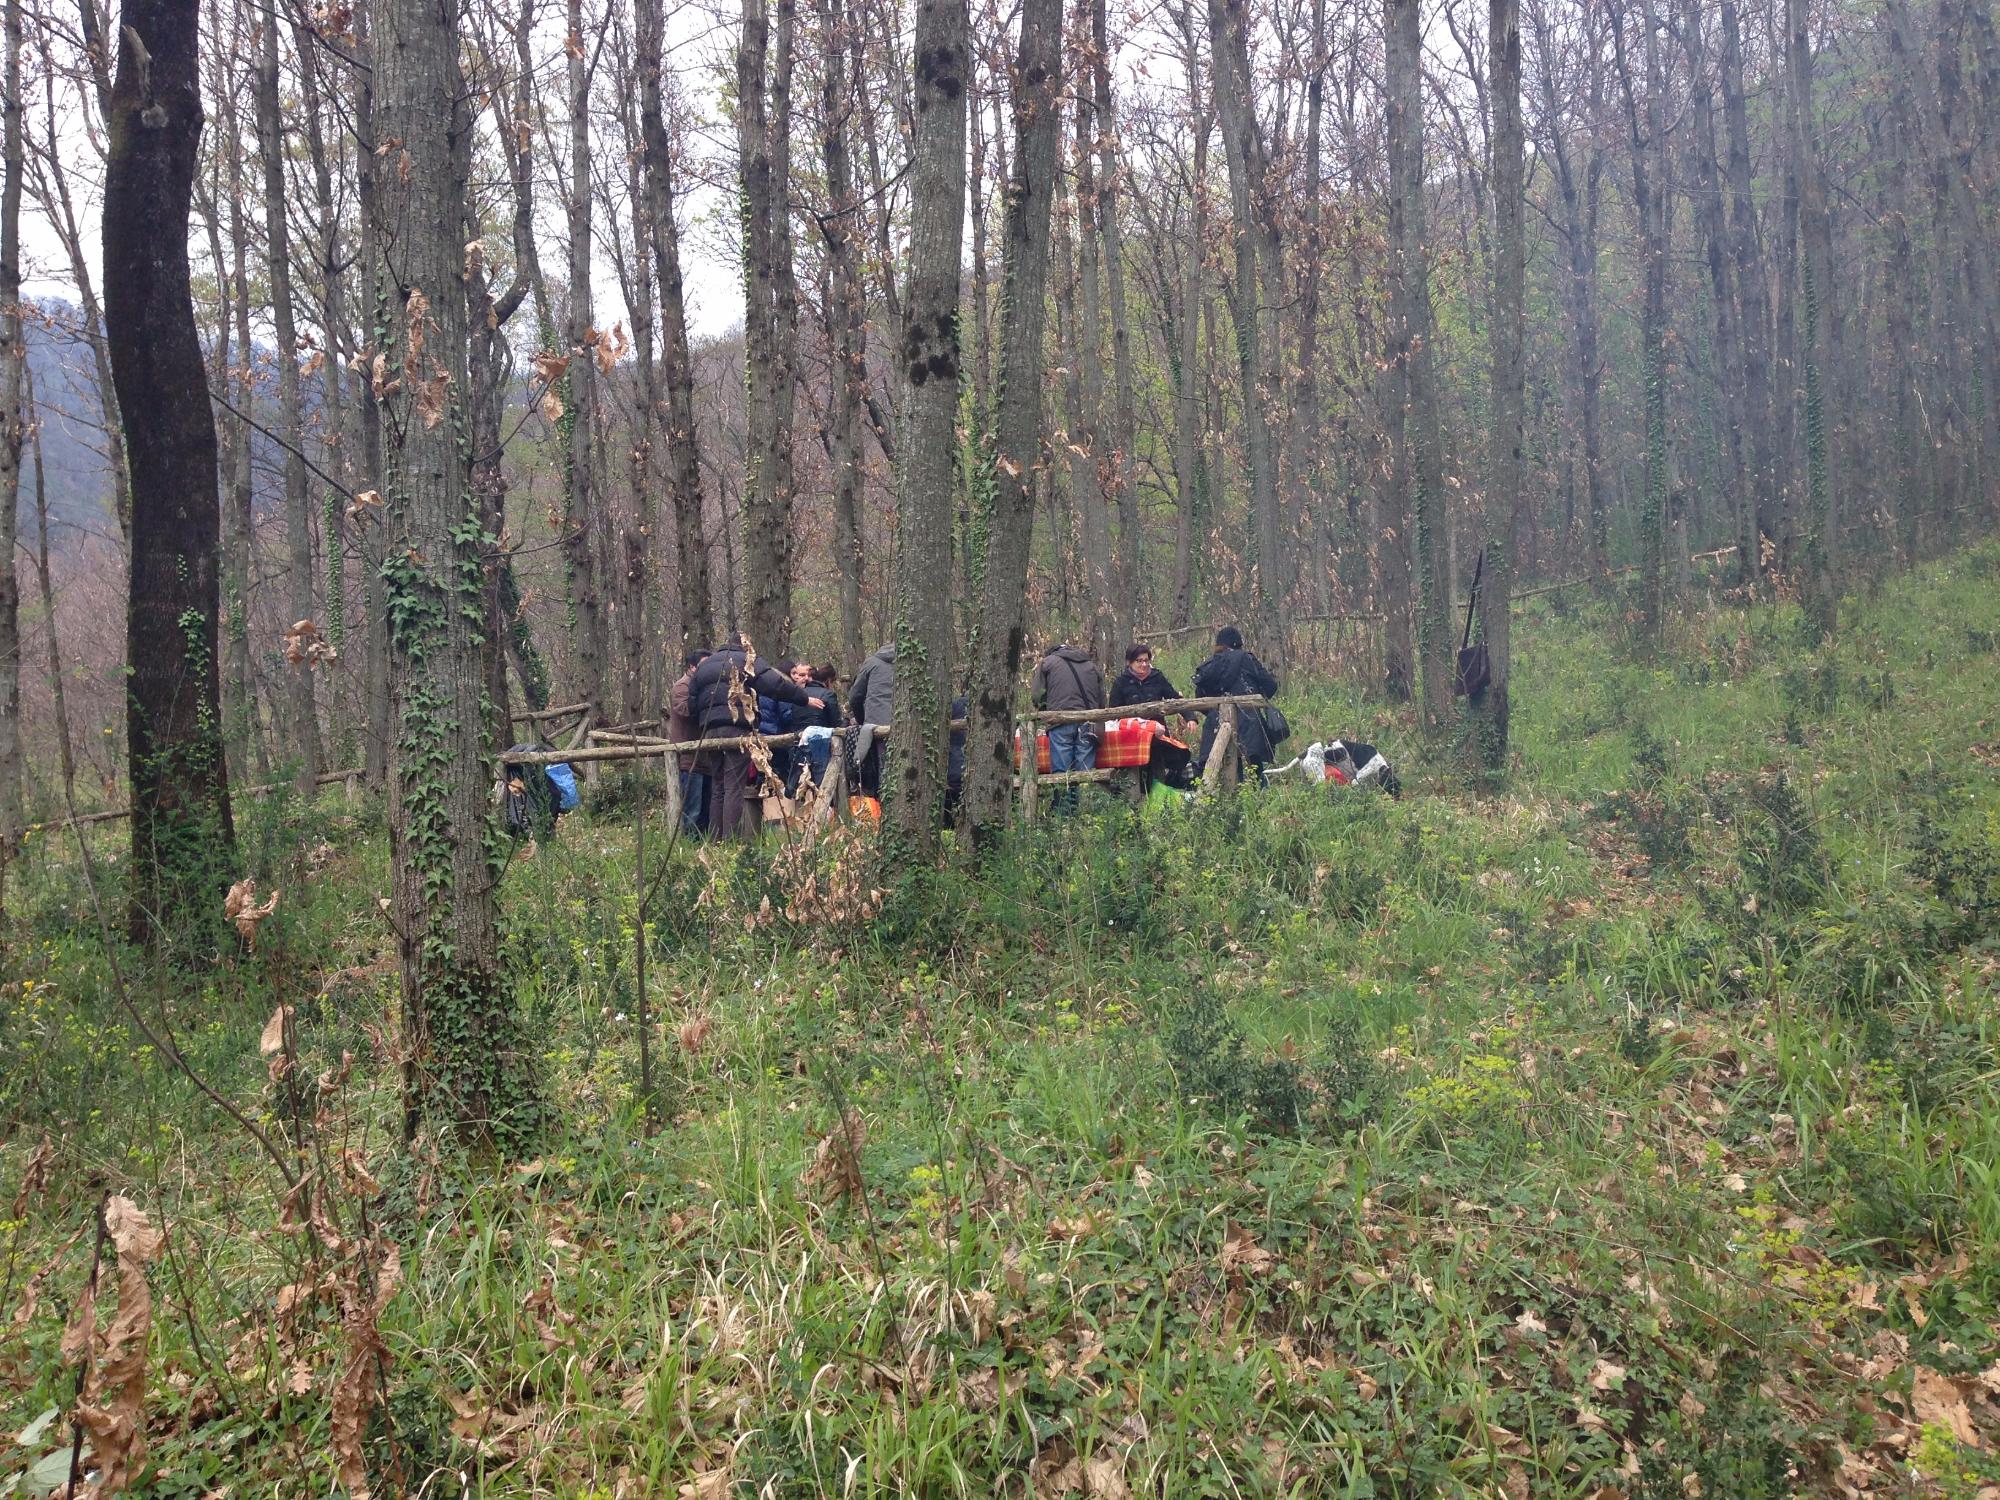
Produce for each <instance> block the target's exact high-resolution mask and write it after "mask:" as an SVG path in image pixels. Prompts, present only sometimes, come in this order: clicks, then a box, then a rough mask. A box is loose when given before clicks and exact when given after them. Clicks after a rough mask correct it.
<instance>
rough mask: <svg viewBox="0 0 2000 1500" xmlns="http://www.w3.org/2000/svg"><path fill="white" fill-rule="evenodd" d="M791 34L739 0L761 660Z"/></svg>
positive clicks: (750, 533) (776, 635)
mask: <svg viewBox="0 0 2000 1500" xmlns="http://www.w3.org/2000/svg"><path fill="white" fill-rule="evenodd" d="M797 30H798V22H797V7H796V5H795V3H794V0H777V25H776V27H775V36H774V28H773V26H772V24H771V12H770V8H769V5H768V3H767V0H743V36H742V44H741V45H740V46H739V47H738V49H737V53H736V138H737V145H738V149H739V150H740V152H741V172H742V193H743V261H744V265H743V283H744V296H745V302H746V312H745V317H744V322H743V358H744V382H745V387H746V389H745V411H744V418H745V424H746V426H747V428H748V443H749V451H748V456H747V465H746V471H745V474H744V481H743V583H744V593H745V595H746V596H747V597H746V598H745V600H744V613H743V619H742V621H741V622H740V623H741V624H742V626H743V628H744V629H745V630H746V631H747V632H748V633H749V636H750V639H751V641H752V642H754V643H755V644H756V646H757V649H758V650H759V651H762V652H764V653H766V654H767V655H770V656H784V655H785V654H786V653H787V652H788V651H789V649H790V647H791V635H792V491H793V461H792V424H793V420H794V414H795V411H796V408H797V404H798V363H799V352H798V349H799V290H798V282H797V280H796V279H795V274H794V271H793V265H792V220H791V180H792V124H791V115H792V105H791V98H792V51H793V39H794V36H795V34H796V32H797ZM960 86H961V87H963V78H962V77H961V79H960ZM960 109H961V112H962V111H963V101H961V102H960ZM961 134H962V132H961ZM960 176H961V178H962V177H963V176H964V173H963V170H961V172H960Z"/></svg>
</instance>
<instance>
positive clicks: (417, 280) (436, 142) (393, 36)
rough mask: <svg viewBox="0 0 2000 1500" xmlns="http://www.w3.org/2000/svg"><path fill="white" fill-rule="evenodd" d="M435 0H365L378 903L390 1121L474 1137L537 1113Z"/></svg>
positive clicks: (452, 69)
mask: <svg viewBox="0 0 2000 1500" xmlns="http://www.w3.org/2000/svg"><path fill="white" fill-rule="evenodd" d="M457 23H458V13H457V6H456V4H455V3H454V0H383V3H382V5H381V6H380V7H379V9H378V10H377V12H376V17H375V25H376V35H375V90H376V108H377V111H378V115H377V127H378V130H379V132H380V137H381V139H382V140H383V141H384V142H385V143H388V144H389V155H388V156H387V158H385V161H384V168H385V170H384V171H383V172H382V174H381V178H380V180H379V183H378V185H377V201H378V205H379V224H378V226H377V233H376V237H375V238H376V247H377V253H378V256H379V259H378V262H377V264H376V265H375V266H374V267H373V268H372V269H373V271H374V274H375V277H376V300H377V305H378V307H379V308H380V309H381V317H380V322H379V326H378V334H379V337H380V338H381V347H380V348H379V349H378V350H377V351H376V355H375V369H376V371H377V372H378V378H377V380H376V381H375V384H374V388H373V391H374V396H375V400H376V402H377V405H378V407H379V409H380V412H381V416H382V429H383V439H384V445H383V446H384V452H383V464H384V475H383V478H384V483H383V490H384V498H385V500H386V502H387V506H386V508H387V511H388V515H387V519H386V522H385V525H386V527H387V536H388V546H387V560H386V561H385V563H384V564H383V569H382V574H383V583H384V585H385V589H386V593H387V600H386V603H387V609H388V620H389V648H390V650H389V670H390V696H391V708H392V721H393V741H392V743H391V746H390V753H389V843H390V859H391V871H392V884H393V893H394V899H393V902H392V905H391V913H390V915H391V917H392V918H393V921H394V925H395V928H396V934H397V947H398V957H399V960H400V968H401V978H402V999H403V1016H404V1025H405V1028H406V1031H407V1043H408V1047H409V1052H410V1059H411V1061H410V1063H409V1065H408V1071H407V1072H406V1075H405V1089H404V1128H405V1130H406V1132H409V1133H414V1131H415V1129H416V1127H417V1124H418V1122H419V1120H420V1118H421V1116H422V1115H423V1114H425V1113H428V1114H429V1115H430V1116H431V1117H432V1118H433V1119H434V1120H435V1121H437V1122H438V1123H440V1124H450V1125H454V1126H456V1127H458V1128H459V1129H461V1130H463V1131H464V1132H465V1134H466V1136H467V1137H468V1139H469V1141H470V1142H471V1143H472V1144H473V1145H475V1146H476V1147H499V1148H501V1149H503V1150H505V1149H509V1148H512V1147H515V1146H518V1145H520V1144H522V1143H523V1142H525V1141H526V1140H527V1139H528V1138H529V1137H530V1136H531V1135H532V1134H533V1133H534V1131H535V1129H536V1127H537V1126H538V1124H539V1121H540V1113H541V1111H540V1093H539V1076H538V1071H537V1067H536V1059H535V1055H534V1049H533V1048H532V1047H531V1046H530V1045H529V1043H528V1038H527V1034H526V1031H525V1028H524V1025H523V1022H522V1019H521V1016H520V1014H519V1012H518V1010H517V1009H516V1008H515V1006H514V1004H513V1002H512V999H511V997H510V996H509V995H508V993H507V992H506V990H505V988H504V987H503V985H502V983H501V980H500V973H499V944H498V933H497V929H496V924H495V910H494V888H495V885H496V884H497V881H498V876H499V871H500V869H501V868H502V865H503V860H502V857H501V851H500V849H499V847H498V833H497V830H496V829H495V827H494V824H493V818H492V815H491V812H490V810H489V802H488V788H489V786H490V785H491V779H492V774H493V746H492V742H491V740H490V738H489V735H488V721H487V718H486V716H485V713H484V711H483V706H482V699H483V698H484V697H485V694H486V682H487V668H486V653H487V652H489V651H491V650H493V649H495V646H494V643H493V641H492V639H491V637H490V635H489V634H488V632H487V629H486V623H487V622H486V615H485V601H484V599H483V596H482V572H481V565H482V561H483V558H484V556H485V554H486V552H487V551H488V550H489V549H490V548H491V547H492V545H493V538H492V537H491V536H490V535H488V533H487V532H486V529H485V526H484V525H483V523H482V517H481V515H480V508H479V502H478V499H477V497H476V496H475V494H474V491H473V485H472V449H471V443H470V434H469V432H468V430H467V429H468V423H469V415H468V411H467V406H468V392H467V370H466V359H467V356H466V349H467V312H466V295H465V287H464V284H463V282H462V281H461V279H460V278H461V276H462V274H463V271H464V264H463V261H464V249H463V245H464V224H465V193H466V184H465V176H464V173H465V167H466V157H465V156H464V155H462V154H461V153H460V151H459V149H458V143H460V142H462V141H465V140H466V139H467V138H468V137H469V134H470V132H471V130H472V121H471V117H470V113H469V110H468V107H467V105H468V97H469V92H468V90H467V88H466V86H465V80H464V78H463V77H462V76H461V74H460V70H459V63H458V26H457Z"/></svg>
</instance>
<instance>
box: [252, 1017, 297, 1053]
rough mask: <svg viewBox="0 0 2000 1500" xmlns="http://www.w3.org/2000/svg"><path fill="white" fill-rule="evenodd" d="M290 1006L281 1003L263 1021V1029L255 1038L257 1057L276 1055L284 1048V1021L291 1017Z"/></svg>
mask: <svg viewBox="0 0 2000 1500" xmlns="http://www.w3.org/2000/svg"><path fill="white" fill-rule="evenodd" d="M291 1014H292V1008H291V1007H290V1006H289V1005H281V1006H279V1007H278V1008H277V1009H276V1010H274V1011H272V1012H271V1019H270V1020H268V1021H266V1022H265V1023H264V1030H263V1032H262V1033H261V1034H260V1035H259V1036H258V1038H257V1055H258V1056H259V1057H276V1056H277V1055H278V1054H279V1053H280V1052H283V1051H284V1050H285V1022H286V1021H288V1020H290V1019H291Z"/></svg>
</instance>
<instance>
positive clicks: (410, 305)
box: [403, 286, 431, 375]
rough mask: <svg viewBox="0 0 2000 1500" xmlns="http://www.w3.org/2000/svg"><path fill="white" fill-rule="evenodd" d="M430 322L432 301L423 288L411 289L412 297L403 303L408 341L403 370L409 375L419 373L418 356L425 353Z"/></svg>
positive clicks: (404, 326) (404, 324) (414, 287)
mask: <svg viewBox="0 0 2000 1500" xmlns="http://www.w3.org/2000/svg"><path fill="white" fill-rule="evenodd" d="M430 322H431V299H430V298H429V297H427V296H425V295H424V289H423V288H422V287H419V286H413V287H411V288H410V295H409V296H408V297H407V298H405V299H404V301H403V328H404V333H405V336H406V338H407V341H408V342H407V344H406V346H405V348H404V350H403V369H404V371H405V372H407V373H408V374H411V375H414V374H416V372H417V356H418V355H420V354H422V353H423V352H424V339H425V337H426V336H427V335H428V333H429V331H430Z"/></svg>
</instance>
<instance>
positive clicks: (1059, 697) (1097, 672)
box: [1028, 645, 1104, 813]
mask: <svg viewBox="0 0 2000 1500" xmlns="http://www.w3.org/2000/svg"><path fill="white" fill-rule="evenodd" d="M1028 698H1029V701H1030V702H1032V703H1033V704H1034V705H1035V707H1037V708H1046V709H1051V710H1064V709H1076V710H1081V709H1088V708H1097V709H1101V708H1103V707H1104V673H1103V671H1102V670H1101V669H1100V668H1099V667H1098V665H1097V662H1096V660H1095V659H1094V658H1092V656H1091V654H1090V653H1089V652H1088V651H1086V650H1084V648H1083V647H1081V646H1069V645H1056V646H1051V647H1050V648H1049V652H1048V654H1047V655H1046V656H1044V657H1043V658H1042V659H1041V661H1040V663H1039V664H1038V665H1037V666H1036V667H1035V675H1034V676H1033V677H1032V678H1030V679H1029V681H1028ZM1102 728H1103V725H1102V724H1052V725H1050V726H1049V770H1050V771H1051V772H1060V771H1089V770H1092V769H1094V768H1095V767H1096V765H1097V736H1098V733H1099V732H1100V731H1101V730H1102ZM1076 804H1077V788H1075V787H1073V786H1066V787H1064V788H1062V789H1061V790H1060V791H1058V792H1057V793H1056V795H1055V797H1054V798H1053V800H1052V801H1051V803H1050V806H1051V807H1053V808H1054V809H1055V810H1056V811H1057V812H1060V813H1074V812H1075V811H1076Z"/></svg>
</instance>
